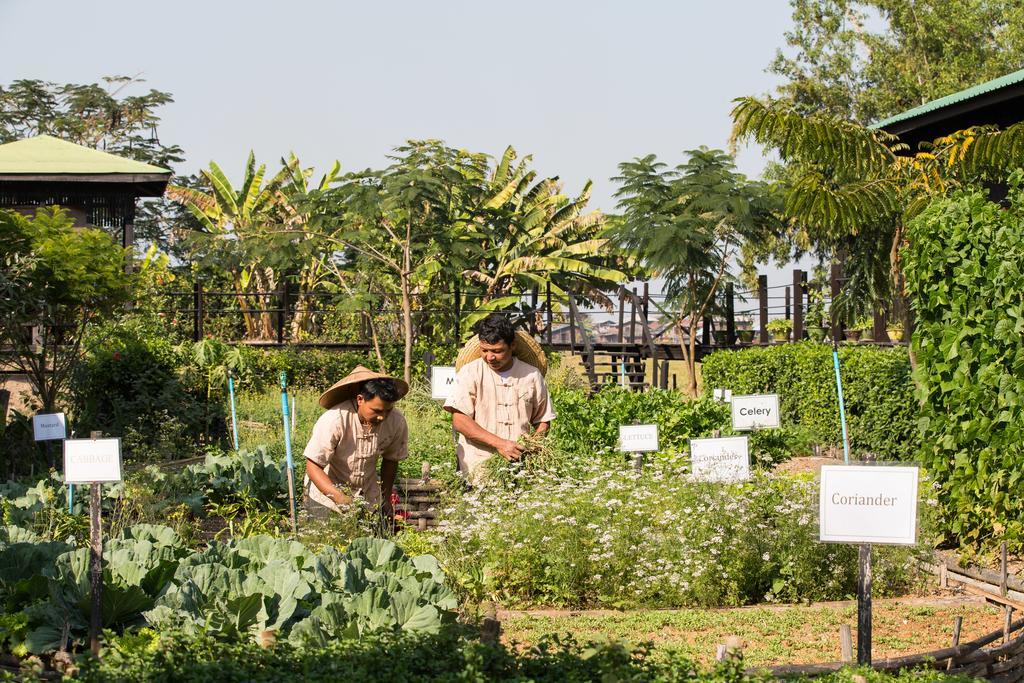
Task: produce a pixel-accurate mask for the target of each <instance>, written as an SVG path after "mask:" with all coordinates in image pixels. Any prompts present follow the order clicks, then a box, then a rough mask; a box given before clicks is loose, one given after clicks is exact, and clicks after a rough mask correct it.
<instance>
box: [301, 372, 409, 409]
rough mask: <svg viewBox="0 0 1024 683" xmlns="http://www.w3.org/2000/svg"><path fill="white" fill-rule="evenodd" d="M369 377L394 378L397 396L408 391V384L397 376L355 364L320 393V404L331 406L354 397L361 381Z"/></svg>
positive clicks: (361, 384) (403, 394)
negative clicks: (343, 375)
mask: <svg viewBox="0 0 1024 683" xmlns="http://www.w3.org/2000/svg"><path fill="white" fill-rule="evenodd" d="M371 379H390V380H394V382H395V384H396V385H397V387H398V397H399V398H401V397H403V396H405V395H406V394H407V393H409V385H408V384H406V383H405V382H404V381H403V380H400V379H398V378H397V377H391V376H390V375H384V374H382V373H379V372H374V371H373V370H371V369H369V368H365V367H363V366H362V365H357V366H356V367H355V368H353V369H352V372H350V373H348V375H346V376H345V377H344V378H342V379H341V380H339V381H338V382H335V384H334V385H333V386H332V387H331V388H330V389H328V390H327V391H325V392H324V393H322V394H321V395H320V405H321V406H322V407H324V408H333V407H334V406H336V405H338V404H339V403H341V402H342V401H346V400H348V399H350V398H355V396H356V394H358V393H359V391H360V390H361V389H362V388H363V383H364V382H368V381H369V380H371Z"/></svg>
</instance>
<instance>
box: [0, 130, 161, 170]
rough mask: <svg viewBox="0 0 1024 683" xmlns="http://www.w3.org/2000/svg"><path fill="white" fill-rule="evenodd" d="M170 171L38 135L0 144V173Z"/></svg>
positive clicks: (48, 136)
mask: <svg viewBox="0 0 1024 683" xmlns="http://www.w3.org/2000/svg"><path fill="white" fill-rule="evenodd" d="M154 174H161V175H167V176H169V175H170V174H171V171H169V170H167V169H166V168H160V167H159V166H151V165H150V164H144V163H142V162H141V161H135V160H133V159H126V158H124V157H119V156H117V155H116V154H108V153H106V152H101V151H100V150H98V149H92V148H91V147H84V146H82V145H76V144H75V143H73V142H68V141H67V140H61V139H60V138H55V137H52V136H50V135H37V136H35V137H32V138H25V139H24V140H16V141H14V142H8V143H7V144H6V145H0V175H3V176H11V175H35V176H39V175H154Z"/></svg>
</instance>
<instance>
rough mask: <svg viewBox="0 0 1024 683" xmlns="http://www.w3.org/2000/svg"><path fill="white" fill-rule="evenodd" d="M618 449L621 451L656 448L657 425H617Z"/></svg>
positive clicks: (640, 451) (642, 450)
mask: <svg viewBox="0 0 1024 683" xmlns="http://www.w3.org/2000/svg"><path fill="white" fill-rule="evenodd" d="M619 450H620V451H622V452H623V453H653V452H654V451H656V450H658V425H619Z"/></svg>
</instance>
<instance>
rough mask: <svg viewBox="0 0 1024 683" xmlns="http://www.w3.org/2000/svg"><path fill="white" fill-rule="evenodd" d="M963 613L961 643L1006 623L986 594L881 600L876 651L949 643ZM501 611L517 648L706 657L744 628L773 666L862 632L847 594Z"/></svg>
mask: <svg viewBox="0 0 1024 683" xmlns="http://www.w3.org/2000/svg"><path fill="white" fill-rule="evenodd" d="M957 616H962V617H963V619H964V621H963V632H962V636H961V640H962V642H967V641H969V640H972V639H974V638H977V637H979V636H982V635H984V634H986V633H990V632H992V631H994V630H996V629H998V628H1001V627H1002V619H1003V616H1002V611H1001V610H999V609H997V608H995V607H992V606H990V605H988V604H986V603H985V602H984V600H982V599H980V598H974V597H968V596H962V595H955V594H952V593H946V594H944V595H937V596H927V597H914V598H902V599H889V600H876V601H875V603H874V625H873V630H874V638H873V649H874V656H875V657H876V658H879V659H880V658H884V657H895V656H899V655H907V654H914V653H919V652H925V651H928V650H933V649H938V648H942V647H948V646H949V645H950V638H951V632H952V625H953V620H954V618H955V617H957ZM499 618H500V619H501V622H502V632H503V635H502V637H503V639H504V640H505V642H508V643H513V642H514V643H516V644H517V645H518V646H519V647H528V646H530V645H533V644H535V643H536V642H537V641H538V640H539V639H540V638H541V637H542V636H543V634H550V633H570V634H572V635H573V636H574V637H575V638H576V639H577V640H588V639H604V638H613V639H615V640H618V641H620V642H623V643H625V644H631V645H632V644H638V643H642V642H653V643H654V653H653V656H654V657H658V656H659V653H662V655H663V654H665V653H668V652H671V651H677V652H682V653H685V654H686V655H688V656H689V657H691V658H692V659H695V660H697V661H700V662H704V663H708V662H711V661H713V659H714V654H715V649H716V646H717V645H718V644H719V643H722V642H724V641H725V639H726V637H727V636H730V635H738V636H740V637H741V638H743V640H744V658H745V661H746V662H747V663H748V664H749V665H750V666H771V665H776V664H811V663H819V662H830V661H837V660H838V659H839V658H840V645H839V627H840V625H841V624H849V625H851V626H853V627H854V628H853V631H854V638H855V639H856V623H857V606H856V602H855V601H844V602H833V603H817V604H813V605H765V606H755V607H741V608H735V609H711V610H648V611H630V612H616V611H614V610H593V611H586V612H571V611H564V610H538V611H514V610H506V611H502V612H499Z"/></svg>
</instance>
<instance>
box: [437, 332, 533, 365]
mask: <svg viewBox="0 0 1024 683" xmlns="http://www.w3.org/2000/svg"><path fill="white" fill-rule="evenodd" d="M515 354H516V358H518V359H519V360H521V361H523V362H524V363H527V364H528V365H532V366H533V367H535V368H537V369H538V370H540V374H542V375H547V374H548V358H547V356H545V355H544V349H542V348H540V344H538V343H537V341H536V340H535V339H534V338H533V337H531V336H530V335H529V334H527V333H526V332H525V331H523V330H516V350H515ZM479 357H480V337H479V336H477V335H474V336H473V338H472V339H470V340H469V341H468V342H466V345H465V346H463V347H462V350H461V351H459V356H458V358H456V359H455V370H456V372H457V371H459V370H461V369H462V367H463V366H464V365H466V364H467V363H472V362H473V361H475V360H476V359H477V358H479Z"/></svg>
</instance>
